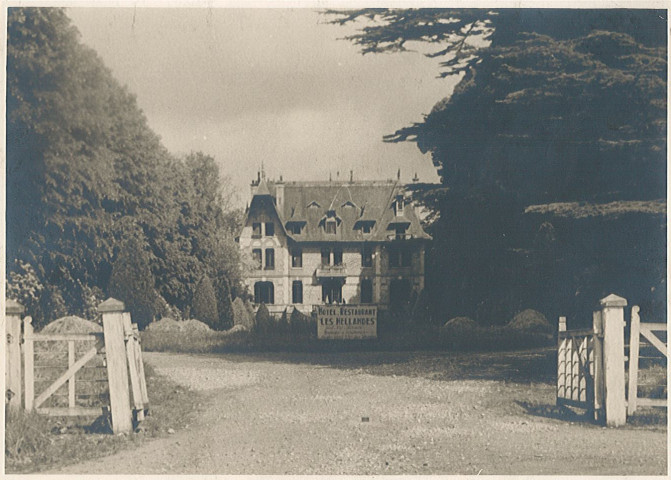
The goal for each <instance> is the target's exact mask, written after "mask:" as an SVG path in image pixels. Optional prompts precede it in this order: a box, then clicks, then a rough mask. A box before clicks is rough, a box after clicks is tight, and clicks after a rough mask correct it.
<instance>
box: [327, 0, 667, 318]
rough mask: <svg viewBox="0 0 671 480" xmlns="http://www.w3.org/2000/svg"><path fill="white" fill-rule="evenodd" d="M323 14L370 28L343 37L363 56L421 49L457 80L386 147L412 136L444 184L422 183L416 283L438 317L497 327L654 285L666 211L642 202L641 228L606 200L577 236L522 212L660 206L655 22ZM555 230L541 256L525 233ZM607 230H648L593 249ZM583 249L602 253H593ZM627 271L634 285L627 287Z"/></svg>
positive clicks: (521, 12) (471, 13) (661, 41)
mask: <svg viewBox="0 0 671 480" xmlns="http://www.w3.org/2000/svg"><path fill="white" fill-rule="evenodd" d="M329 13H330V14H331V15H333V16H332V17H331V18H332V19H333V21H334V22H336V23H341V24H346V23H349V22H352V21H355V20H362V19H363V20H366V21H365V22H364V23H363V24H362V25H363V26H362V28H361V30H360V32H359V33H357V34H355V35H352V36H350V37H349V40H350V41H352V42H354V43H355V44H357V45H359V46H360V47H361V51H362V53H376V52H402V51H405V50H410V49H424V50H426V49H430V51H429V52H428V53H427V55H428V56H431V57H440V58H443V62H442V63H441V65H442V71H441V72H440V75H441V76H444V77H447V76H450V75H461V76H462V77H461V80H460V82H459V83H458V85H457V86H456V88H455V89H454V92H453V94H452V95H451V96H450V97H449V98H446V99H443V100H440V101H439V102H438V103H437V104H436V105H435V107H434V108H433V110H432V111H431V112H430V113H429V114H428V115H426V117H425V118H424V121H422V122H419V123H416V124H413V125H410V126H407V127H404V128H400V129H399V130H397V131H396V132H394V133H392V134H390V135H388V136H387V137H386V138H385V140H386V141H389V142H399V141H415V142H417V145H418V147H419V148H420V149H421V150H422V151H423V152H428V153H430V154H431V156H432V159H433V162H434V165H435V166H436V168H437V170H438V173H439V174H440V176H441V179H442V182H443V187H442V188H435V187H432V186H418V187H417V189H418V192H417V193H418V195H421V194H423V195H422V196H423V199H424V201H425V202H426V204H427V206H429V207H430V208H432V209H433V214H432V216H431V217H430V220H431V221H433V223H432V225H431V227H430V229H431V233H432V234H433V236H434V244H433V246H432V249H431V251H430V252H429V257H430V258H429V260H428V262H427V265H428V266H429V268H428V270H427V286H428V287H427V288H428V289H429V290H430V292H431V295H432V298H433V301H434V304H435V305H436V306H438V308H439V310H441V311H444V310H447V311H449V312H450V314H452V315H463V314H467V315H477V316H479V317H481V318H482V319H483V320H484V321H487V322H496V321H498V322H501V321H505V320H506V319H505V316H507V315H509V314H510V313H511V312H514V310H517V309H520V308H524V307H525V306H533V307H534V308H539V309H545V310H546V313H552V314H553V315H554V314H566V313H569V312H570V313H573V312H574V311H577V310H580V311H581V313H584V310H585V309H587V308H589V307H588V305H589V306H591V305H592V303H593V302H594V301H595V300H596V299H597V298H594V297H595V296H596V295H600V294H601V292H602V291H603V290H605V291H607V293H609V292H608V290H610V289H613V290H616V291H618V293H620V294H621V295H625V296H626V295H630V294H631V295H634V296H635V297H636V301H648V300H651V298H649V297H650V292H651V291H656V292H658V293H659V292H663V291H664V290H665V288H664V285H663V282H664V274H660V272H661V271H663V270H664V269H663V268H662V269H660V268H658V267H659V265H660V264H661V265H665V263H666V255H665V253H664V252H665V237H664V235H661V236H660V235H659V234H658V232H659V231H663V227H664V225H665V211H666V206H665V203H661V202H653V204H654V205H655V206H656V207H655V209H654V210H655V213H654V214H653V215H657V217H655V219H652V220H650V221H649V220H646V219H642V218H639V217H640V215H648V214H649V213H648V211H647V210H646V212H641V213H640V215H639V217H635V218H634V217H632V215H634V216H635V215H636V214H635V213H631V214H628V215H629V216H628V217H622V215H621V212H622V211H624V210H623V209H622V208H620V209H619V210H618V207H617V206H616V207H614V208H609V209H601V211H605V210H608V211H609V212H611V214H609V216H608V220H607V222H606V224H603V223H599V227H597V226H596V225H597V223H596V220H593V221H590V222H588V223H587V224H585V223H584V222H583V223H581V225H582V231H584V232H585V234H584V235H580V236H576V235H575V230H574V229H573V228H569V227H568V225H567V224H566V222H565V221H564V222H560V221H558V220H557V219H556V218H554V217H552V216H551V215H550V216H549V217H548V216H547V215H546V216H545V217H543V218H537V217H534V218H532V219H531V220H530V219H529V218H528V217H527V216H526V215H524V212H525V209H526V208H527V207H529V206H530V205H532V204H550V203H553V202H559V201H565V202H568V201H573V202H576V201H577V202H588V203H589V202H597V203H604V202H611V204H612V202H622V201H630V200H648V201H649V200H654V199H663V198H665V196H666V108H667V103H666V84H667V74H666V72H667V61H666V58H667V48H666V28H667V22H666V14H665V12H661V11H650V10H568V9H565V10H552V9H503V10H501V9H498V10H495V9H419V10H415V9H412V10H406V9H403V10H401V9H368V10H355V11H340V12H333V11H332V12H329ZM420 44H424V46H421V45H420ZM617 205H619V204H617ZM646 209H647V207H646ZM579 210H580V209H573V210H572V211H573V212H574V213H576V212H578V211H579ZM551 211H552V209H547V210H546V212H551ZM597 211H599V209H597ZM613 212H614V213H613ZM576 215H579V213H576ZM597 216H598V215H597ZM622 218H624V219H622ZM535 221H538V222H539V223H534V222H535ZM550 221H555V222H559V224H561V225H562V229H561V230H559V231H558V236H557V237H555V241H556V244H555V245H554V246H553V247H552V248H551V249H550V250H548V249H547V248H546V247H547V245H546V246H545V247H539V244H538V242H534V238H536V237H537V236H539V235H542V232H541V231H540V226H541V225H542V224H543V223H547V222H550ZM608 222H611V223H610V224H609V223H608ZM612 222H619V223H618V224H617V225H618V228H633V229H638V228H642V227H645V228H646V230H645V231H641V230H639V238H638V240H637V239H635V238H632V237H630V236H623V235H618V236H616V237H614V238H612V237H611V238H610V240H611V241H610V242H607V241H606V242H602V241H601V239H602V236H606V235H609V234H608V233H605V232H612V231H613V230H617V228H615V227H614V225H613V224H612ZM660 222H661V225H660ZM655 225H656V226H655ZM660 227H661V228H660ZM546 230H547V228H546ZM587 232H589V233H587ZM625 239H626V242H625ZM651 242H652V243H651ZM590 245H591V246H595V245H600V246H601V247H603V248H606V250H607V251H610V252H611V254H607V255H605V254H604V252H600V253H599V254H598V255H596V256H595V252H597V251H598V250H596V249H594V248H591V246H590ZM536 247H539V248H540V249H541V250H542V249H543V248H545V253H544V254H542V255H541V254H540V253H541V252H539V251H537V248H536ZM548 251H551V252H552V254H551V255H550V254H548V253H547V252H548ZM615 251H617V252H620V255H615V254H614V253H613V252H615ZM623 252H626V255H625V256H622V255H621V253H623ZM541 263H542V265H541ZM632 265H635V266H636V270H635V271H636V272H637V273H636V279H635V280H633V279H632V278H631V276H630V281H629V282H627V281H626V277H627V275H630V273H629V272H630V271H631V267H632ZM558 287H559V288H558ZM602 289H603V290H602ZM646 290H647V292H648V294H645V291H646ZM553 295H554V296H555V297H559V296H561V298H550V297H552V296H553ZM661 295H662V296H663V294H661ZM657 300H658V303H660V304H661V305H663V304H664V303H665V299H664V298H660V297H659V295H657ZM525 302H526V305H524V303H525ZM529 302H538V303H540V305H529V304H528V303H529ZM578 306H579V307H580V308H578ZM548 308H550V309H551V310H552V311H551V312H548V311H547V309H548ZM558 308H559V309H561V310H559V311H557V310H556V309H558ZM574 309H575V310H574ZM501 316H503V317H504V318H500V317H501ZM495 317H498V318H495ZM585 318H587V317H585Z"/></svg>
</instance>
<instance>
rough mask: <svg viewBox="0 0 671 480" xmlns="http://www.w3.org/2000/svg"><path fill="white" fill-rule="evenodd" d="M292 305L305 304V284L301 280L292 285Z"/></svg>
mask: <svg viewBox="0 0 671 480" xmlns="http://www.w3.org/2000/svg"><path fill="white" fill-rule="evenodd" d="M291 303H303V282H301V281H300V280H294V281H293V282H292V283H291Z"/></svg>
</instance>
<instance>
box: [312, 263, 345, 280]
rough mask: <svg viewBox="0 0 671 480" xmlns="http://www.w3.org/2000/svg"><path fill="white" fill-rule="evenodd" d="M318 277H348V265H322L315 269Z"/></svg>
mask: <svg viewBox="0 0 671 480" xmlns="http://www.w3.org/2000/svg"><path fill="white" fill-rule="evenodd" d="M315 275H317V277H346V276H347V265H345V264H344V263H342V264H340V265H320V266H319V267H317V270H316V271H315Z"/></svg>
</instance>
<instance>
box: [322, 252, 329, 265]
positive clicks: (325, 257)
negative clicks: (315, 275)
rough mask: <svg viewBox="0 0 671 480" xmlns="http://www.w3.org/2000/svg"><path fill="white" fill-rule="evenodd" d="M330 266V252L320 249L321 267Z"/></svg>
mask: <svg viewBox="0 0 671 480" xmlns="http://www.w3.org/2000/svg"><path fill="white" fill-rule="evenodd" d="M329 265H331V250H329V249H328V248H322V267H328V266H329Z"/></svg>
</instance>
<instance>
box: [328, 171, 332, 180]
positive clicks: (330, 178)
mask: <svg viewBox="0 0 671 480" xmlns="http://www.w3.org/2000/svg"><path fill="white" fill-rule="evenodd" d="M331 180H332V177H331V172H329V182H330V181H331Z"/></svg>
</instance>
